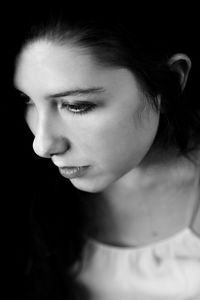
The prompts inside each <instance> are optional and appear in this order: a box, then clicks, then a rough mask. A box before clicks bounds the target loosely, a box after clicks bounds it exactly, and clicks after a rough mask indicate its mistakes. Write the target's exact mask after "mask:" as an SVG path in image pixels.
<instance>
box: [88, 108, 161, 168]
mask: <svg viewBox="0 0 200 300" xmlns="http://www.w3.org/2000/svg"><path fill="white" fill-rule="evenodd" d="M158 122H159V116H158V115H157V114H156V113H154V112H148V113H144V114H143V115H141V116H138V114H137V115H136V114H135V115H134V116H132V115H126V116H118V117H113V118H112V119H110V120H109V121H108V120H107V121H106V120H104V122H97V123H98V126H96V127H95V128H93V129H91V130H90V131H88V132H87V137H88V138H87V145H86V147H88V149H86V152H89V153H90V155H91V158H93V159H94V160H95V162H96V163H97V164H98V165H99V166H101V167H102V168H105V167H107V166H112V167H113V168H115V167H117V166H119V165H120V164H122V165H123V164H127V165H129V164H133V165H134V164H137V163H139V161H140V160H141V159H142V158H143V157H144V155H145V154H146V152H147V151H148V150H149V148H150V146H151V145H152V142H153V140H154V137H155V135H156V132H157V128H158ZM91 128H92V127H91Z"/></svg>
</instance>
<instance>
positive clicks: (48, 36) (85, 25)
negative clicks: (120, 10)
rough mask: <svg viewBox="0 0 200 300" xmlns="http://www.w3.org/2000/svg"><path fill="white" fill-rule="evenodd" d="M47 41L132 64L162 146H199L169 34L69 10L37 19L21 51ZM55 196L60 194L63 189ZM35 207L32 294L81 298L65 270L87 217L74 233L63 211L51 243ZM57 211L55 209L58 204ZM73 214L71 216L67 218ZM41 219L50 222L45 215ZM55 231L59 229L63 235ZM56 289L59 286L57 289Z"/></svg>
mask: <svg viewBox="0 0 200 300" xmlns="http://www.w3.org/2000/svg"><path fill="white" fill-rule="evenodd" d="M42 40H46V41H49V42H52V43H56V44H59V45H70V46H72V47H76V48H78V49H80V51H83V53H84V52H87V53H90V54H91V55H92V57H93V58H94V59H95V60H96V61H97V62H98V63H100V64H101V65H103V66H109V67H113V68H119V67H123V68H127V69H129V70H130V71H131V72H133V74H134V75H135V76H136V78H137V80H138V82H139V84H140V86H141V89H142V91H143V92H144V93H145V95H146V99H147V101H148V102H149V103H150V104H151V105H152V107H153V109H155V110H156V111H160V124H159V128H158V133H157V136H156V142H157V143H158V145H160V147H164V148H165V149H166V150H167V149H168V148H170V147H175V148H176V149H178V150H179V152H180V154H184V155H187V154H189V153H190V152H191V151H193V150H195V149H198V148H199V146H200V134H199V132H200V115H199V107H200V105H199V104H197V102H195V101H193V99H192V98H190V97H189V93H188V89H187V86H186V88H185V90H184V91H182V90H181V86H180V82H179V76H178V74H177V73H176V72H174V71H172V70H171V69H170V68H169V66H168V60H169V59H170V57H171V56H172V55H173V54H174V53H176V52H177V51H182V52H183V51H184V49H183V50H181V49H180V48H179V47H176V46H177V45H176V43H173V42H174V40H173V42H172V43H170V41H169V40H167V39H166V37H165V36H161V38H160V36H158V35H157V36H156V34H155V33H152V35H149V30H148V33H147V32H146V34H145V31H143V32H142V34H141V32H139V31H138V28H136V27H134V26H131V21H130V20H129V21H124V20H123V21H122V20H120V18H108V19H105V18H103V19H102V18H101V17H100V18H98V17H96V16H94V17H91V18H87V17H85V18H84V17H82V18H76V17H74V16H73V17H72V16H70V15H68V16H65V14H64V16H62V17H61V15H60V16H59V17H58V18H55V17H54V16H53V17H52V18H50V19H48V18H47V17H46V18H42V21H40V20H37V22H35V24H34V26H32V27H31V29H30V30H28V33H27V35H26V38H25V39H24V42H23V44H22V46H21V48H20V49H21V50H20V51H23V49H25V48H26V47H28V46H29V45H31V43H34V42H37V41H42ZM179 49H180V50H179ZM20 51H19V55H20ZM159 99H160V100H161V102H160V105H159V102H158V101H159ZM61 180H62V179H61ZM54 184H55V183H54ZM47 188H48V187H47ZM41 189H42V187H41ZM43 189H44V187H43ZM58 190H59V189H58ZM60 191H62V188H61V189H60ZM60 193H61V192H60ZM75 194H76V193H75ZM54 195H55V194H54ZM43 196H44V198H45V193H44V194H42V193H40V196H39V199H41V200H42V197H43ZM51 196H52V197H53V195H51ZM76 196H77V197H76ZM76 196H75V197H74V198H75V199H76V198H77V199H78V192H77V194H76ZM56 197H59V194H58V195H56ZM75 199H73V203H74V202H75ZM36 202H38V201H36ZM77 203H78V200H77V202H76V205H77V206H76V208H75V209H74V211H76V209H77V210H78V204H77ZM79 204H80V202H79ZM39 205H41V203H39ZM65 205H66V206H67V205H68V208H69V210H70V209H71V207H70V205H71V204H69V203H67V204H65ZM73 205H74V204H73ZM34 206H35V207H33V208H31V216H30V217H31V218H30V220H31V224H30V226H31V227H32V228H33V232H32V236H33V239H32V244H31V243H30V244H31V246H30V247H32V249H31V250H32V251H31V252H32V253H31V258H30V261H29V264H28V267H27V276H26V278H27V284H28V286H29V281H30V282H31V281H36V283H34V284H33V285H32V291H31V293H32V294H31V296H30V299H33V300H35V299H37V300H38V299H41V300H44V299H57V300H58V299H59V300H61V299H70V300H72V299H76V295H75V290H76V289H74V288H73V280H71V279H70V276H66V274H67V270H66V272H65V269H66V268H69V267H70V266H72V265H73V264H74V262H75V261H76V260H77V259H78V257H79V256H80V255H81V250H82V248H83V244H84V240H83V239H82V237H81V234H80V228H81V226H83V223H84V222H85V219H84V217H83V219H82V221H81V222H82V223H81V222H78V221H77V220H78V219H79V220H80V215H81V214H79V215H78V216H77V215H76V217H75V218H74V220H73V221H74V223H76V222H77V223H76V230H74V232H73V231H71V232H70V230H71V228H73V225H70V224H69V223H70V220H71V219H72V216H70V212H68V214H67V217H66V216H64V215H63V216H62V217H63V218H61V216H60V215H59V217H58V219H59V222H57V227H56V225H55V224H54V228H53V230H54V233H55V236H56V238H55V241H54V242H52V243H51V239H52V235H51V230H52V228H51V226H49V224H48V222H50V221H49V220H48V218H47V224H46V225H45V226H43V225H41V224H40V226H39V227H38V225H37V224H36V223H35V219H37V216H36V215H37V207H36V205H34ZM83 210H84V209H83ZM83 210H82V211H81V213H82V212H83ZM45 213H46V207H45ZM62 213H63V214H64V213H65V211H64V210H62ZM52 214H53V215H54V214H56V212H55V208H54V205H53V209H52ZM68 215H69V221H67V218H68ZM83 215H84V213H83ZM73 216H74V215H73ZM70 217H71V219H70ZM61 219H62V220H63V223H62V222H61ZM38 220H39V221H38V223H42V222H40V221H41V220H40V218H38ZM42 221H43V222H45V221H44V220H43V219H42ZM44 227H45V230H46V233H45V230H44ZM66 227H67V228H68V231H67V233H64V229H63V228H66ZM74 228H75V227H74ZM56 230H58V231H59V234H60V236H59V235H58V234H57V233H56ZM59 238H60V240H61V239H63V241H62V242H60V243H57V240H56V239H59ZM38 274H40V278H39V279H38V277H37V276H38ZM35 279H36V280H35ZM30 286H31V284H30ZM61 286H62V288H63V289H62V288H61ZM33 290H34V291H35V292H33ZM52 290H54V292H53V293H52ZM83 292H84V291H83ZM78 299H79V298H78Z"/></svg>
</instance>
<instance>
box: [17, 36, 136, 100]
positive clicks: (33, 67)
mask: <svg viewBox="0 0 200 300" xmlns="http://www.w3.org/2000/svg"><path fill="white" fill-rule="evenodd" d="M119 82H120V83H121V84H120V86H123V87H124V88H123V89H125V88H126V87H127V85H129V84H131V85H134V83H135V80H134V76H133V74H132V73H131V72H130V71H128V70H127V69H124V68H115V69H114V68H113V67H112V68H111V67H110V68H109V67H105V66H104V67H103V66H101V65H100V64H98V63H97V62H96V61H95V59H94V58H93V57H92V55H91V54H90V53H89V51H87V50H84V49H80V48H78V47H74V46H71V45H57V44H55V43H52V42H48V41H38V42H35V43H33V44H30V45H28V46H27V47H26V48H25V49H24V50H23V51H22V53H21V54H20V56H19V58H18V60H17V63H16V71H15V76H14V84H15V86H16V87H17V88H18V89H20V90H22V91H23V92H24V93H26V94H27V95H30V92H31V93H35V95H36V94H37V92H38V93H40V94H43V93H44V94H46V93H49V94H51V93H56V92H59V91H60V90H63V89H66V88H69V89H74V88H76V87H77V86H78V87H83V88H87V87H88V88H89V87H90V86H95V85H97V84H98V85H102V86H104V87H105V88H106V87H109V86H110V88H111V89H112V88H113V87H115V88H117V87H118V88H119Z"/></svg>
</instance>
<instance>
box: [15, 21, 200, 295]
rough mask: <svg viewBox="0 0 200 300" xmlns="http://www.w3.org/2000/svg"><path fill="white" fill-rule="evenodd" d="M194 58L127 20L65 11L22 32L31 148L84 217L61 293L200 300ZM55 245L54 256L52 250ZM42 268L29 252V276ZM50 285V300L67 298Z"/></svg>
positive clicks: (199, 124) (73, 238)
mask: <svg viewBox="0 0 200 300" xmlns="http://www.w3.org/2000/svg"><path fill="white" fill-rule="evenodd" d="M191 65H192V63H191V59H190V58H189V57H188V56H187V55H186V54H184V53H182V52H176V49H173V47H172V48H170V45H168V47H167V43H165V42H164V39H163V40H162V41H160V40H156V37H154V38H153V37H152V36H151V37H150V38H149V37H148V35H146V36H140V35H137V30H136V28H135V27H134V26H130V24H128V23H126V24H125V22H124V23H122V22H121V23H120V22H119V20H115V21H114V20H112V21H111V20H110V21H108V20H107V21H105V20H103V21H101V20H99V19H98V18H93V19H90V20H89V19H86V20H84V19H82V20H79V22H78V21H76V20H72V19H70V18H69V17H65V18H60V19H59V20H56V21H55V20H54V21H52V20H51V22H49V23H45V22H43V23H40V24H39V25H38V26H36V27H34V28H33V30H32V31H31V32H30V33H29V35H28V37H27V38H26V39H25V41H24V43H23V45H22V47H21V49H20V51H19V53H18V56H17V59H16V65H15V74H14V86H15V88H16V89H17V90H18V91H19V93H20V94H21V95H22V97H23V98H24V99H25V102H26V114H25V118H26V122H27V124H28V126H29V128H30V130H31V131H32V133H33V135H34V141H33V150H34V152H35V153H36V154H37V155H38V156H40V157H43V158H48V159H50V160H51V162H52V163H53V164H54V165H55V166H56V167H57V169H58V171H59V172H60V174H61V176H62V177H63V178H64V179H65V180H66V186H69V185H67V182H68V180H69V181H70V182H71V184H72V186H73V187H74V188H75V189H72V188H71V194H70V196H69V190H68V189H67V188H66V189H65V191H64V190H63V192H62V198H63V201H65V197H66V201H67V199H68V198H69V197H70V198H71V199H72V200H73V202H74V203H75V204H74V205H75V206H76V208H77V211H79V212H80V215H79V216H80V218H81V216H83V215H84V218H83V219H84V220H85V221H84V222H80V224H79V226H78V225H77V224H78V223H77V224H76V226H77V228H76V230H74V231H76V234H75V235H73V234H70V233H69V231H70V230H69V228H71V227H70V226H69V228H66V232H68V234H66V236H64V237H62V239H64V240H65V247H66V248H64V247H63V249H65V251H64V253H63V252H62V255H63V257H65V258H62V259H61V258H60V260H59V267H57V270H58V269H59V268H60V269H59V270H60V273H62V276H61V277H62V278H63V279H64V283H63V286H64V289H65V292H66V296H63V297H66V298H67V297H69V298H67V299H76V297H77V299H79V297H80V299H102V300H106V299H109V300H111V299H113V300H114V299H115V300H117V299H124V300H126V299H127V300H128V299H139V300H143V299H148V300H149V299H154V300H155V299H168V300H171V299H176V300H177V299H181V300H183V299H200V168H199V164H200V161H199V160H200V158H199V146H200V136H199V129H200V120H199V111H198V107H199V106H198V104H197V102H195V101H194V100H193V99H188V98H187V97H186V96H187V93H185V90H186V84H187V80H188V76H189V73H190V69H191ZM48 188H49V189H51V187H48ZM73 193H74V194H73ZM74 195H75V196H74ZM77 199H79V200H77ZM55 205H56V204H55ZM81 205H82V210H81V209H80V207H81ZM66 216H68V218H69V216H70V212H69V211H66ZM66 218H67V217H66ZM77 219H78V217H77ZM45 226H48V224H46V225H45ZM69 236H70V237H69ZM43 240H44V238H43ZM49 240H51V234H50V238H49ZM51 245H52V244H51V242H49V244H48V243H47V245H46V247H47V251H46V253H47V255H46V257H47V256H48V257H52V256H53V255H55V253H54V252H53V251H52V253H51ZM77 245H78V246H77ZM40 247H41V244H40V245H39V247H38V249H39V251H40V249H41V248H40ZM55 248H56V247H55ZM75 249H76V250H75ZM54 250H55V249H54ZM41 252H42V251H41ZM55 252H56V251H55ZM60 257H61V255H60ZM45 259H46V258H44V259H41V256H40V263H38V264H39V266H44V263H42V261H44V260H45ZM45 264H46V270H47V271H46V273H45V272H44V274H46V275H43V277H45V276H46V277H48V276H49V275H48V274H50V273H53V271H52V270H53V269H54V267H50V266H51V265H53V263H52V260H51V259H50V258H49V261H47V260H46V261H45ZM35 269H37V268H35ZM35 269H34V259H32V265H31V267H29V272H28V274H29V275H27V276H29V277H31V274H33V273H34V272H35V274H40V272H42V271H38V273H37V271H35ZM39 270H41V269H39ZM60 273H57V275H55V277H56V276H57V277H58V274H60ZM35 276H39V275H35ZM57 277H56V278H57ZM41 280H42V279H41ZM56 280H57V279H55V280H52V281H51V280H50V281H49V282H50V284H49V285H52V286H53V284H54V285H55V284H56V282H57V281H56ZM41 285H42V284H41ZM52 286H48V284H47V287H46V289H47V290H49V291H50V292H47V291H46V295H48V296H46V297H49V298H48V299H50V295H51V296H52V295H53V296H52V298H53V297H54V298H55V299H59V297H61V295H60V294H59V293H58V292H57V294H53V292H52V294H51V288H52V291H54V292H55V289H54V288H53V287H52ZM70 293H71V294H70ZM63 295H64V294H63ZM69 295H70V296H69ZM39 297H42V296H41V294H40V295H37V296H36V298H37V299H40V298H39ZM63 299H64V298H63Z"/></svg>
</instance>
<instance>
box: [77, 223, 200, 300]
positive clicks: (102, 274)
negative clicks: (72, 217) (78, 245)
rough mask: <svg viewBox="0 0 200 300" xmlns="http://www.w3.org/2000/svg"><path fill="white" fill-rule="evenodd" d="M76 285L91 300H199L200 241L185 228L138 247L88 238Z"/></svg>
mask: <svg viewBox="0 0 200 300" xmlns="http://www.w3.org/2000/svg"><path fill="white" fill-rule="evenodd" d="M77 282H78V283H81V284H82V285H83V286H84V287H85V288H86V289H87V290H88V292H89V294H90V297H89V299H91V300H158V299H159V300H161V299H162V300H164V299H165V300H183V299H184V300H186V299H188V300H189V299H190V300H200V238H199V237H197V235H196V234H195V233H194V232H192V230H191V229H189V228H186V229H185V230H183V231H182V232H180V233H178V234H176V235H174V236H173V237H171V238H169V239H167V240H164V241H161V242H157V243H155V244H153V245H148V246H145V247H142V248H141V247H140V248H132V247H131V248H124V247H123V248H122V247H115V246H110V245H106V244H101V243H99V242H97V241H95V240H93V239H89V240H88V241H87V243H86V246H85V248H84V251H83V258H82V265H81V270H80V272H79V275H78V277H77Z"/></svg>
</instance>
